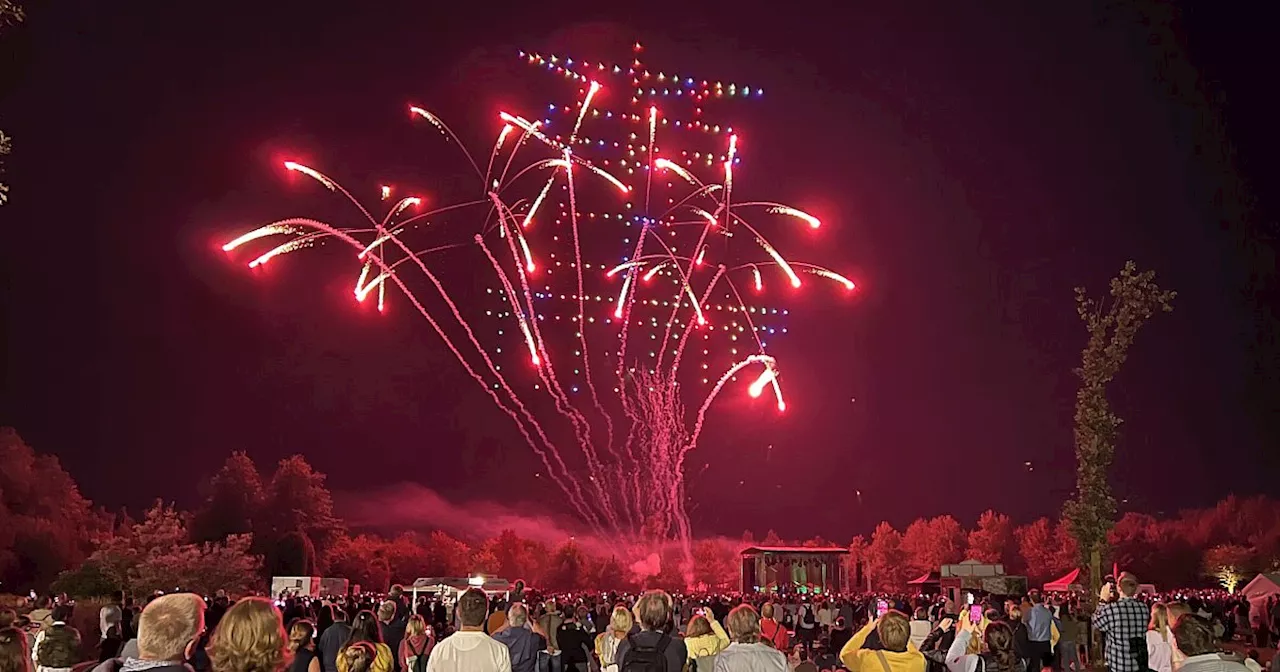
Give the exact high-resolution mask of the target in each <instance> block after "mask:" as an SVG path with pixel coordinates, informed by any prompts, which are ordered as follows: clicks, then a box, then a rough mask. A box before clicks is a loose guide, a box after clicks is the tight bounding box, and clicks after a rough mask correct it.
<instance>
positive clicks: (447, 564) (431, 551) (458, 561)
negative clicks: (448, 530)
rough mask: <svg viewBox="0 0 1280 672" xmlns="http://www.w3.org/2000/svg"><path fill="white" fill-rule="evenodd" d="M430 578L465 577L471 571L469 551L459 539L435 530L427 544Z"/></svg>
mask: <svg viewBox="0 0 1280 672" xmlns="http://www.w3.org/2000/svg"><path fill="white" fill-rule="evenodd" d="M426 569H427V573H428V574H429V575H430V576H466V575H467V573H468V572H470V571H471V549H470V548H469V547H468V546H467V545H466V543H464V542H462V541H461V540H459V539H454V538H453V537H451V536H449V535H447V534H445V533H444V532H441V531H439V530H436V531H435V532H432V533H431V537H430V541H428V542H427V568H426Z"/></svg>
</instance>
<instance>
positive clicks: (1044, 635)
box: [1023, 590, 1053, 669]
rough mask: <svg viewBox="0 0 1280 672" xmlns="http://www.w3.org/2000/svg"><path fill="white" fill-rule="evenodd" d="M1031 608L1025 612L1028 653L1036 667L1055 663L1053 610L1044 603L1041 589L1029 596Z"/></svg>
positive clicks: (1028, 600)
mask: <svg viewBox="0 0 1280 672" xmlns="http://www.w3.org/2000/svg"><path fill="white" fill-rule="evenodd" d="M1027 602H1029V603H1030V605H1031V606H1030V608H1029V609H1027V611H1026V612H1025V613H1024V614H1023V618H1024V619H1025V621H1026V625H1027V653H1028V658H1029V659H1030V660H1031V664H1032V666H1033V667H1034V668H1035V669H1042V668H1044V667H1047V666H1050V665H1052V664H1053V611H1051V610H1050V609H1049V607H1048V605H1046V604H1045V603H1044V596H1043V595H1041V594H1040V591H1038V590H1033V591H1031V594H1030V595H1028V596H1027Z"/></svg>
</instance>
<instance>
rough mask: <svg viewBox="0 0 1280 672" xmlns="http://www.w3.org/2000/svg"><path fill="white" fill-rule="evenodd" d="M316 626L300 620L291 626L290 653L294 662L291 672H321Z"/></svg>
mask: <svg viewBox="0 0 1280 672" xmlns="http://www.w3.org/2000/svg"><path fill="white" fill-rule="evenodd" d="M315 639H316V626H314V625H312V624H311V621H308V620H306V619H305V618H300V619H298V620H296V621H294V622H293V624H292V625H290V626H289V645H288V646H289V653H291V654H293V662H292V663H290V664H289V672H320V656H318V655H316V642H315Z"/></svg>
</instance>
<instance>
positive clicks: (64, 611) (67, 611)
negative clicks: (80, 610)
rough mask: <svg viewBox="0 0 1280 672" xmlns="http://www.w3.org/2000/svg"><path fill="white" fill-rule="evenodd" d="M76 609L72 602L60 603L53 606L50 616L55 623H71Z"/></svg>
mask: <svg viewBox="0 0 1280 672" xmlns="http://www.w3.org/2000/svg"><path fill="white" fill-rule="evenodd" d="M74 610H75V607H73V606H71V605H70V604H59V605H57V606H55V607H54V608H53V612H52V613H50V615H49V618H50V619H51V620H52V621H53V622H54V623H70V622H71V616H72V614H73V613H74Z"/></svg>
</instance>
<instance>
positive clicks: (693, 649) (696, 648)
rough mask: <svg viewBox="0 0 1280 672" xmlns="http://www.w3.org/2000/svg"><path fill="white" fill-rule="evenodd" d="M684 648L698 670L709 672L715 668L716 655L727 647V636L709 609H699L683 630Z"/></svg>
mask: <svg viewBox="0 0 1280 672" xmlns="http://www.w3.org/2000/svg"><path fill="white" fill-rule="evenodd" d="M684 646H685V648H686V649H688V650H689V660H691V661H697V666H698V669H699V670H709V669H712V668H713V667H714V666H715V660H716V655H717V654H719V653H720V652H721V651H724V650H725V648H726V647H728V646H729V635H728V633H726V632H725V631H724V628H722V627H720V624H719V623H717V622H716V617H715V614H713V613H711V610H710V609H703V608H699V609H698V610H697V611H695V612H694V616H693V618H692V619H690V620H689V625H688V627H686V628H685V630H684Z"/></svg>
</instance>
